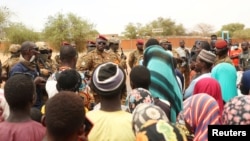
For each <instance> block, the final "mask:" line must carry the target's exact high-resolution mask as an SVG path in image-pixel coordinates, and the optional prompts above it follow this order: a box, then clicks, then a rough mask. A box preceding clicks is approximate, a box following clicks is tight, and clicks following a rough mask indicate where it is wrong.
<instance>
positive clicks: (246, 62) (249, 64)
mask: <svg viewBox="0 0 250 141" xmlns="http://www.w3.org/2000/svg"><path fill="white" fill-rule="evenodd" d="M248 47H249V43H248V42H246V41H243V42H242V43H241V48H242V52H241V54H240V55H239V68H240V70H241V71H246V70H249V69H250V51H249V48H248Z"/></svg>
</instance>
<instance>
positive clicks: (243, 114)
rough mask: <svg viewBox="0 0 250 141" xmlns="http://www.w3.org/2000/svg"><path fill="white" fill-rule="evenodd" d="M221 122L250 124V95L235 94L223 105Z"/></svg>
mask: <svg viewBox="0 0 250 141" xmlns="http://www.w3.org/2000/svg"><path fill="white" fill-rule="evenodd" d="M222 120H223V124H226V125H250V95H242V96H237V97H234V98H233V99H231V100H230V101H229V102H227V103H226V105H225V106H224V111H223V114H222Z"/></svg>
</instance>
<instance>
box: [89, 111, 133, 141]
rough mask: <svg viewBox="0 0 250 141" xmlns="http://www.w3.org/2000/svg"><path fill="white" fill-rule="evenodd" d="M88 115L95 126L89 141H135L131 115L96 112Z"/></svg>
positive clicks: (120, 112) (90, 112)
mask: <svg viewBox="0 0 250 141" xmlns="http://www.w3.org/2000/svg"><path fill="white" fill-rule="evenodd" d="M86 115H87V117H88V119H89V120H90V121H91V122H92V123H93V124H94V126H93V128H92V129H91V131H90V133H89V135H88V140H89V141H101V140H103V141H135V135H134V133H133V130H132V115H131V114H130V113H128V112H125V111H116V112H105V111H102V110H95V111H89V112H88V113H87V114H86Z"/></svg>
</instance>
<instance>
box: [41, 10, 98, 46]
mask: <svg viewBox="0 0 250 141" xmlns="http://www.w3.org/2000/svg"><path fill="white" fill-rule="evenodd" d="M97 34H98V32H97V31H96V30H95V29H94V25H93V24H92V23H89V22H88V21H87V20H83V19H82V18H80V17H78V16H76V15H74V14H72V13H68V14H67V15H63V14H61V13H58V14H56V15H55V16H49V17H48V21H47V23H46V24H45V28H44V30H43V35H44V38H45V39H46V40H47V41H48V42H49V43H50V44H51V45H52V46H53V47H54V48H55V49H56V50H59V48H60V46H61V43H62V42H63V41H67V42H69V43H75V45H76V48H77V50H79V51H82V50H85V49H86V48H85V46H84V45H85V44H86V41H87V40H90V39H93V38H94V37H95V36H96V35H97Z"/></svg>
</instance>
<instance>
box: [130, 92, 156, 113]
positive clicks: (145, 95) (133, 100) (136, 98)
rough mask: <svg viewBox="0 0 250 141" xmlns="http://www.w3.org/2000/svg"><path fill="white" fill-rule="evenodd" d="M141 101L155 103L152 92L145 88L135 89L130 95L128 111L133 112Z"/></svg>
mask: <svg viewBox="0 0 250 141" xmlns="http://www.w3.org/2000/svg"><path fill="white" fill-rule="evenodd" d="M140 103H147V104H154V99H153V97H152V96H151V93H150V92H149V91H148V90H146V89H144V88H136V89H133V90H132V91H131V92H130V93H129V95H128V112H130V113H133V111H134V109H135V107H136V106H137V105H139V104H140Z"/></svg>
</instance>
